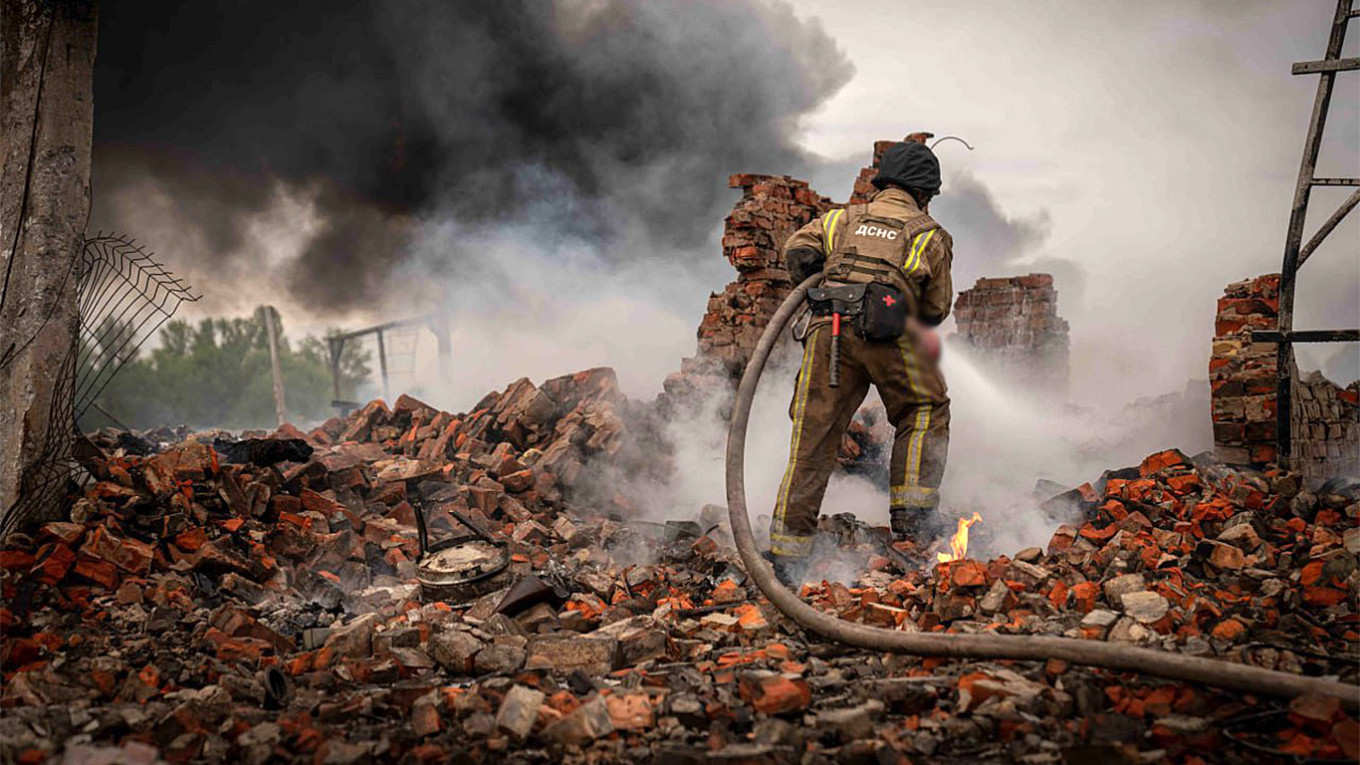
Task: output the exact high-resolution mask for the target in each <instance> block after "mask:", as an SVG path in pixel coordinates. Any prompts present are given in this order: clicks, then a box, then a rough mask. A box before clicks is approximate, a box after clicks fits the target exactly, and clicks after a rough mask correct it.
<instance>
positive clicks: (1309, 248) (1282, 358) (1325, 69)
mask: <svg viewBox="0 0 1360 765" xmlns="http://www.w3.org/2000/svg"><path fill="white" fill-rule="evenodd" d="M1356 16H1360V11H1357V10H1354V9H1353V8H1352V0H1337V4H1336V16H1335V18H1334V19H1333V20H1332V33H1331V36H1330V37H1328V38H1327V54H1326V55H1325V56H1324V57H1323V58H1322V60H1320V61H1302V62H1299V63H1297V64H1294V66H1293V70H1292V73H1293V74H1316V75H1319V76H1320V79H1319V80H1318V88H1317V98H1316V99H1314V101H1313V120H1312V123H1311V124H1309V126H1308V137H1307V138H1306V139H1305V140H1304V144H1303V162H1302V163H1301V165H1300V167H1299V180H1298V185H1297V186H1296V187H1295V189H1294V209H1293V212H1292V213H1291V214H1290V216H1289V230H1288V232H1287V234H1286V236H1285V244H1284V265H1283V266H1282V267H1281V268H1280V311H1279V318H1280V320H1279V328H1278V329H1275V330H1269V331H1263V330H1255V331H1253V332H1252V333H1251V339H1252V341H1253V342H1258V343H1278V344H1279V350H1278V355H1277V356H1276V362H1275V364H1276V371H1277V375H1278V383H1277V386H1278V387H1277V389H1276V390H1277V392H1276V401H1275V440H1276V460H1277V461H1278V462H1279V464H1280V465H1282V466H1285V467H1288V466H1289V465H1290V452H1291V448H1290V447H1291V440H1292V437H1291V433H1290V424H1291V416H1292V395H1293V382H1294V381H1293V372H1294V369H1293V367H1294V365H1293V364H1291V363H1290V362H1291V361H1292V360H1293V350H1294V349H1293V344H1294V343H1330V342H1356V341H1360V329H1323V330H1303V331H1295V330H1294V281H1295V277H1296V276H1297V275H1298V270H1299V267H1300V266H1302V265H1303V264H1304V263H1305V262H1306V261H1307V260H1308V256H1310V255H1312V254H1313V252H1314V251H1315V250H1317V248H1318V245H1320V244H1322V241H1323V240H1324V239H1326V238H1327V235H1328V234H1330V233H1332V231H1333V230H1334V229H1335V228H1336V227H1337V225H1339V224H1340V223H1341V221H1342V220H1344V219H1345V217H1346V215H1347V214H1348V213H1349V212H1350V211H1351V210H1354V209H1355V207H1356V205H1357V204H1360V188H1357V189H1356V190H1355V193H1353V194H1351V195H1350V197H1348V198H1347V199H1346V201H1344V202H1342V203H1341V206H1340V207H1338V208H1337V210H1336V212H1334V213H1332V216H1331V217H1330V218H1328V219H1327V220H1326V221H1325V222H1323V224H1322V225H1321V226H1319V227H1318V230H1317V232H1316V233H1314V234H1313V236H1312V237H1311V238H1310V239H1309V240H1308V243H1307V244H1304V243H1303V224H1304V220H1305V219H1306V218H1307V216H1308V197H1309V195H1310V194H1311V192H1312V190H1313V187H1314V186H1356V187H1360V178H1318V177H1317V176H1316V172H1317V158H1318V151H1319V150H1320V149H1321V147H1322V129H1323V127H1324V125H1325V124H1326V122H1327V109H1328V107H1329V106H1330V105H1331V100H1332V86H1333V84H1334V83H1335V81H1336V75H1337V73H1338V72H1348V71H1354V70H1356V69H1360V58H1341V46H1342V44H1343V43H1345V41H1346V23H1347V22H1348V21H1350V20H1351V19H1352V18H1354V17H1356Z"/></svg>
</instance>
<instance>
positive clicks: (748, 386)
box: [727, 276, 1360, 711]
mask: <svg viewBox="0 0 1360 765" xmlns="http://www.w3.org/2000/svg"><path fill="white" fill-rule="evenodd" d="M820 278H821V277H820V276H813V277H810V278H809V279H807V280H806V281H804V282H803V283H802V284H800V285H798V286H797V287H795V288H794V290H793V292H792V293H790V294H789V296H788V298H786V299H785V300H784V303H783V304H782V305H780V306H779V309H778V310H777V311H775V314H774V316H773V317H772V318H771V319H770V323H769V324H768V325H767V326H766V327H765V332H764V334H762V335H761V337H760V342H759V343H758V344H757V345H756V349H755V352H754V354H753V355H752V356H751V360H750V362H749V363H748V364H747V365H746V372H745V373H744V374H743V375H742V378H741V384H740V386H739V387H738V388H737V399H736V403H735V405H734V407H733V410H732V419H731V423H730V425H729V427H728V432H727V507H728V513H729V515H730V516H731V522H732V536H733V539H734V540H735V541H736V545H737V551H738V552H739V553H740V554H741V559H742V561H743V562H744V563H745V564H746V570H747V572H748V573H749V574H750V576H751V578H752V579H754V580H755V583H756V586H758V587H759V588H760V591H761V592H763V593H764V594H765V597H767V598H769V599H770V603H772V604H774V606H775V607H776V608H778V609H779V610H780V611H781V612H783V613H784V615H785V616H788V617H789V618H790V619H792V620H793V621H795V622H797V623H798V624H800V625H802V626H803V627H805V628H807V629H809V630H811V631H812V632H815V633H817V634H819V635H821V636H823V637H825V638H828V639H831V640H834V641H837V642H840V643H845V644H847V645H850V646H854V647H857V648H864V649H868V650H872V651H887V652H892V653H904V654H914V655H918V656H940V657H948V658H971V659H1019V660H1028V661H1047V660H1048V659H1061V660H1063V661H1067V662H1069V663H1072V664H1082V665H1086V666H1091V667H1103V668H1105V669H1112V670H1120V671H1128V672H1137V673H1142V674H1147V675H1156V676H1158V677H1164V678H1167V679H1170V680H1179V681H1183V682H1190V683H1200V684H1203V685H1210V686H1216V687H1219V688H1225V689H1229V690H1234V691H1239V692H1242V693H1249V694H1256V695H1261V696H1274V697H1279V698H1286V699H1290V698H1294V697H1297V696H1304V695H1314V696H1331V697H1336V698H1339V699H1341V701H1342V703H1343V704H1344V705H1345V706H1346V707H1347V708H1348V709H1350V710H1352V711H1354V710H1356V709H1357V708H1360V686H1356V685H1350V684H1348V683H1342V682H1338V681H1332V680H1323V679H1320V678H1315V677H1304V676H1301V675H1295V674H1290V673H1287V672H1278V671H1275V670H1267V669H1261V668H1259V667H1250V666H1246V665H1243V664H1234V663H1231V662H1228V661H1222V660H1218V659H1206V658H1200V657H1196V656H1186V655H1182V654H1175V653H1170V652H1166V651H1158V650H1153V649H1150V648H1138V647H1134V646H1125V645H1114V644H1111V643H1106V642H1102V641H1096V640H1080V639H1075V638H1059V637H1041V636H1037V635H994V634H988V635H976V634H947V633H943V632H903V631H899V630H893V629H887V628H883V627H871V626H868V625H864V624H856V623H853V622H848V621H844V620H842V619H839V618H837V617H835V616H832V615H830V614H826V613H823V612H821V611H818V610H817V609H815V608H813V607H812V606H811V605H808V604H807V603H804V602H803V601H802V600H801V599H800V598H799V597H798V596H797V595H796V594H794V593H793V592H791V591H789V590H788V589H787V588H785V587H784V585H783V584H781V583H780V582H779V580H778V579H776V578H775V574H774V569H773V568H772V567H771V566H770V564H769V563H768V562H766V561H765V559H764V558H762V557H761V556H760V552H759V551H758V550H757V549H756V542H755V537H754V536H753V535H752V533H751V519H750V518H749V517H748V516H747V510H746V466H745V455H746V429H747V426H748V425H749V422H750V418H751V402H752V401H753V400H754V398H755V394H756V388H757V386H758V385H759V383H760V376H761V374H762V373H763V372H764V370H765V364H766V362H767V361H768V360H769V357H770V353H771V351H772V350H773V349H774V346H775V344H776V343H777V342H778V340H779V337H780V335H781V334H782V333H783V331H784V329H785V327H786V326H787V325H788V323H789V321H790V320H791V319H792V318H793V316H794V314H795V313H797V311H798V309H799V308H800V307H802V305H803V302H804V300H805V298H806V295H807V291H808V288H809V287H811V286H812V285H813V284H814V283H815V282H816V281H817V280H818V279H820Z"/></svg>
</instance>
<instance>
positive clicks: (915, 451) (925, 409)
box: [897, 232, 930, 486]
mask: <svg viewBox="0 0 1360 765" xmlns="http://www.w3.org/2000/svg"><path fill="white" fill-rule="evenodd" d="M928 233H929V232H928ZM906 337H907V336H906V335H903V336H902V339H901V340H899V341H898V343H897V347H898V349H899V350H900V351H901V352H902V363H903V364H904V365H905V366H906V368H907V387H908V388H910V389H911V392H912V394H914V396H915V398H916V400H917V401H919V402H920V403H919V404H918V405H917V406H918V409H917V410H916V421H915V422H914V423H912V432H911V440H910V441H908V442H907V464H906V465H904V466H903V468H904V470H903V480H904V481H905V485H906V486H917V485H918V484H919V483H920V481H921V447H922V445H923V442H924V441H925V436H926V429H927V428H929V427H930V404H929V403H928V401H927V396H926V395H925V393H924V391H923V390H922V388H921V382H920V378H919V377H918V376H917V374H918V371H917V369H916V363H915V361H913V359H912V357H911V353H910V352H908V351H907V344H906Z"/></svg>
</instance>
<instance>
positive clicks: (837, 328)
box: [829, 311, 841, 388]
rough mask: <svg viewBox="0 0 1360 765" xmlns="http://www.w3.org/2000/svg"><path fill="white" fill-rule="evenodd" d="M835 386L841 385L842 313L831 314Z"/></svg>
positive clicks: (832, 361)
mask: <svg viewBox="0 0 1360 765" xmlns="http://www.w3.org/2000/svg"><path fill="white" fill-rule="evenodd" d="M829 384H830V386H831V387H833V388H839V387H841V314H840V312H839V311H837V312H835V313H832V314H831V381H830V383H829Z"/></svg>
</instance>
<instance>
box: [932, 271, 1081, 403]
mask: <svg viewBox="0 0 1360 765" xmlns="http://www.w3.org/2000/svg"><path fill="white" fill-rule="evenodd" d="M954 321H955V323H956V325H957V326H958V335H957V336H958V338H959V339H960V340H961V341H962V349H963V350H964V351H965V352H966V353H968V355H969V356H970V357H972V358H973V359H975V360H976V361H977V362H978V363H979V364H980V365H982V366H983V368H984V369H986V370H987V371H988V372H989V374H990V375H991V376H994V377H996V378H998V379H1004V380H1006V382H1007V385H1013V386H1016V387H1019V388H1021V389H1023V390H1025V391H1026V392H1029V393H1031V394H1035V395H1038V396H1040V397H1043V398H1049V399H1052V400H1056V401H1064V400H1066V398H1067V389H1068V338H1067V329H1068V327H1067V322H1066V321H1064V320H1063V319H1062V318H1060V317H1059V316H1058V292H1057V290H1055V289H1054V288H1053V277H1052V276H1050V275H1049V274H1029V275H1027V276H1012V277H1007V278H1001V279H978V281H977V284H975V285H973V288H972V289H969V290H964V291H962V292H960V293H959V297H958V300H956V301H955V302H954Z"/></svg>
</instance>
